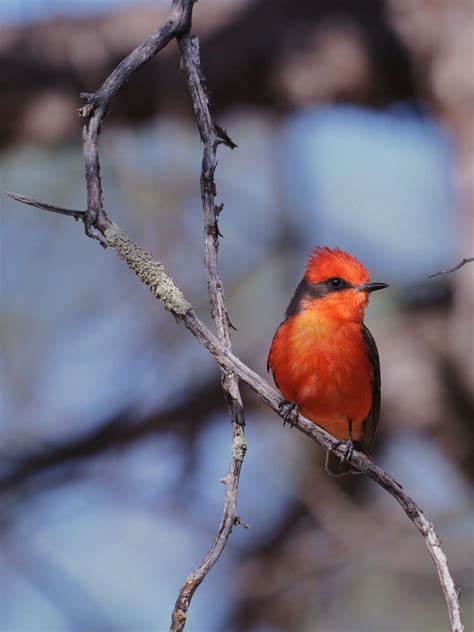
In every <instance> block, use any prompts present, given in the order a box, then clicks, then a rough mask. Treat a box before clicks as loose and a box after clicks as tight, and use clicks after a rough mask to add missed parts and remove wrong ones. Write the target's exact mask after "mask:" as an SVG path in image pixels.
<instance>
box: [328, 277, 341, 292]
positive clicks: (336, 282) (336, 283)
mask: <svg viewBox="0 0 474 632" xmlns="http://www.w3.org/2000/svg"><path fill="white" fill-rule="evenodd" d="M328 285H329V286H330V287H331V288H332V289H333V290H340V289H341V287H343V286H344V281H343V280H342V279H339V278H338V277H334V278H332V279H329V281H328Z"/></svg>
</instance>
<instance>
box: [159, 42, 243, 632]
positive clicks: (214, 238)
mask: <svg viewBox="0 0 474 632" xmlns="http://www.w3.org/2000/svg"><path fill="white" fill-rule="evenodd" d="M178 44H179V48H180V51H181V63H182V67H183V68H184V70H185V72H186V78H187V83H188V88H189V92H190V95H191V100H192V103H193V109H194V115H195V117H196V122H197V126H198V130H199V134H200V137H201V140H202V142H203V144H204V149H203V156H202V166H201V202H202V209H203V217H204V263H205V266H206V272H207V284H208V290H209V299H210V303H211V311H212V316H213V318H214V322H215V324H216V331H217V338H218V340H219V342H220V343H221V345H222V346H223V347H224V348H225V349H226V351H228V352H231V350H232V346H231V336H230V319H229V316H228V314H227V305H226V302H225V297H224V288H223V285H222V281H221V278H220V275H219V272H218V267H217V251H218V248H219V235H220V233H219V227H218V216H219V213H220V212H221V211H222V208H223V207H222V205H219V206H217V205H216V201H215V196H216V184H215V181H214V173H215V169H216V165H217V158H216V152H217V147H218V145H219V144H220V143H222V144H225V145H227V146H228V147H230V148H231V149H233V148H234V147H236V145H235V143H233V142H232V140H231V139H230V137H229V135H228V134H227V132H226V131H225V130H223V129H222V128H220V127H219V126H218V125H215V124H214V123H213V121H212V117H211V113H210V111H209V105H208V98H207V91H206V86H205V83H204V77H203V74H202V71H201V60H200V55H199V42H198V39H197V37H195V36H191V35H190V34H189V33H188V32H185V34H184V35H182V36H181V37H180V38H179V39H178ZM221 382H222V388H223V389H224V392H225V394H226V400H227V407H228V409H229V414H230V419H231V423H232V455H231V462H230V465H229V471H228V473H227V476H226V477H225V479H224V482H225V485H226V494H225V500H224V509H223V513H222V519H221V523H220V525H219V529H218V531H217V534H216V536H215V538H214V541H213V542H212V544H211V547H210V549H209V551H208V553H207V555H206V557H205V558H204V560H203V561H202V562H201V563H200V564H199V565H198V566H197V568H196V569H195V570H194V571H193V572H192V573H191V574H190V575H189V576H188V577H187V579H186V581H185V582H184V585H183V586H182V587H181V589H180V591H179V594H178V598H177V600H176V604H175V606H174V609H173V613H172V616H171V628H170V629H171V631H172V632H180V631H181V630H183V629H184V626H185V624H186V617H187V613H188V609H189V606H190V603H191V599H192V597H193V595H194V593H195V591H196V589H197V588H198V586H199V585H200V584H201V582H202V581H203V580H204V578H205V577H206V575H207V574H208V573H209V571H210V570H211V568H212V567H213V566H214V564H215V563H216V562H217V560H218V559H219V557H220V555H221V554H222V552H223V550H224V547H225V545H226V543H227V540H228V538H229V536H230V534H231V532H232V528H233V527H234V525H236V524H240V523H241V521H240V518H238V516H237V513H236V512H237V494H238V490H239V479H240V470H241V468H242V461H243V459H244V457H245V453H246V451H247V439H246V436H245V429H244V426H245V419H244V410H243V406H242V399H241V396H240V392H239V380H238V378H237V377H236V375H235V373H234V372H233V371H232V370H231V369H226V368H222V374H221Z"/></svg>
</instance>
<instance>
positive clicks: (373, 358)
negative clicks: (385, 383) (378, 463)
mask: <svg viewBox="0 0 474 632" xmlns="http://www.w3.org/2000/svg"><path fill="white" fill-rule="evenodd" d="M362 336H363V338H364V342H365V346H366V349H367V356H368V358H369V361H370V364H371V365H372V369H373V377H372V407H371V409H370V411H369V414H368V415H367V417H366V418H365V419H364V438H363V441H362V444H363V448H364V450H365V451H366V452H367V454H370V452H371V450H372V444H373V441H374V436H375V431H376V430H377V426H378V423H379V417H380V388H381V382H380V360H379V352H378V351H377V345H376V344H375V340H374V337H373V336H372V334H371V333H370V331H369V330H368V329H367V327H366V326H365V325H362Z"/></svg>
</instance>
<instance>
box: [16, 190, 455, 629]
mask: <svg viewBox="0 0 474 632" xmlns="http://www.w3.org/2000/svg"><path fill="white" fill-rule="evenodd" d="M27 199H29V198H27ZM32 202H34V204H33V203H32ZM32 202H26V203H27V204H30V205H32V206H39V207H40V208H42V207H44V206H46V205H44V204H43V203H42V202H37V201H36V200H32ZM104 237H105V239H106V243H107V246H109V247H110V248H112V250H114V251H115V252H116V254H118V256H119V257H121V258H122V259H123V260H124V261H125V263H126V265H127V266H128V267H129V268H130V269H131V270H132V271H133V272H135V274H136V275H137V276H138V277H139V278H140V280H141V281H142V282H143V283H144V284H145V285H147V286H148V287H149V288H150V290H151V291H152V292H153V294H154V295H155V296H156V297H157V298H158V299H160V300H161V301H162V302H163V303H164V305H165V307H166V308H167V309H168V310H169V311H171V313H172V314H173V315H174V316H175V317H176V319H177V320H178V321H182V322H183V324H184V326H185V327H186V328H187V329H189V331H190V332H191V333H192V334H193V335H194V336H195V338H196V339H197V340H198V342H199V343H200V344H201V345H203V346H204V347H205V348H206V349H207V350H208V351H209V352H210V353H211V354H212V355H213V356H214V358H215V359H216V361H217V363H218V364H219V365H220V366H221V367H222V368H223V369H225V370H227V371H232V372H234V373H235V375H236V376H237V377H238V378H239V379H240V380H241V381H242V382H243V383H244V384H246V385H247V386H248V387H249V388H250V389H251V390H252V391H254V393H255V394H256V395H257V396H258V397H259V398H260V399H261V400H262V401H263V402H264V403H265V404H266V405H267V406H268V407H269V408H271V409H272V410H273V411H274V412H275V413H277V415H279V416H280V417H282V418H283V412H282V409H281V404H282V402H283V400H282V398H281V396H280V395H279V394H278V393H277V392H276V391H275V389H273V388H272V387H271V386H270V385H269V384H268V382H266V381H265V380H264V379H262V378H261V377H260V376H259V375H258V374H257V373H255V372H254V371H252V369H250V368H249V367H248V366H247V365H246V364H244V363H243V362H242V361H241V360H239V358H237V357H236V356H235V355H233V354H232V353H231V351H229V349H227V348H226V347H225V346H224V345H223V344H222V342H220V341H219V340H218V339H217V337H216V336H215V335H214V334H213V333H212V332H211V331H210V330H209V329H208V328H207V327H206V325H205V324H204V323H203V322H202V321H201V320H200V319H199V318H198V316H197V315H196V313H195V312H194V309H193V307H192V306H191V304H190V303H188V302H187V301H186V299H185V298H184V296H183V294H182V292H181V291H180V290H179V289H178V288H177V287H176V286H175V284H174V282H173V280H172V279H171V278H170V277H169V276H168V275H167V274H166V272H165V270H164V267H163V265H162V264H161V263H159V262H157V261H154V260H153V258H152V257H151V255H149V254H148V253H146V252H145V251H144V250H142V249H141V248H140V247H139V246H138V245H137V244H135V243H134V242H133V240H132V239H130V237H128V236H127V235H125V233H123V232H122V230H121V229H120V228H119V227H118V226H117V225H116V224H112V225H111V227H110V228H108V229H107V230H106V232H105V235H104ZM293 425H294V427H295V428H298V430H299V431H300V432H302V433H303V434H305V435H306V436H308V437H310V438H311V439H313V440H314V441H316V442H317V443H319V445H321V446H322V447H323V448H326V449H327V450H329V449H332V450H334V451H335V452H336V453H339V454H340V455H341V456H344V454H345V453H344V452H343V450H342V449H341V448H340V447H338V442H337V441H336V439H335V438H334V437H332V436H331V435H330V434H329V433H327V432H326V431H325V430H323V429H322V428H320V427H319V426H316V425H315V424H314V423H313V422H311V421H309V420H308V419H306V418H305V417H303V416H302V415H300V414H298V416H295V419H294V422H293ZM233 449H234V450H235V452H236V454H237V455H239V451H240V450H241V446H239V445H238V443H236V444H235V445H234V446H233ZM242 456H243V455H242ZM350 462H351V463H352V465H354V466H355V467H357V468H358V469H359V470H361V471H362V472H364V473H365V474H366V475H367V476H368V477H369V478H371V479H372V480H373V481H374V482H375V483H377V484H378V485H380V486H381V487H383V488H384V489H385V490H386V491H387V492H388V493H389V494H391V496H393V497H394V498H395V500H397V502H398V503H399V504H400V505H401V507H402V509H403V510H404V512H405V514H406V515H407V517H408V518H409V520H410V521H411V522H412V523H413V524H414V525H415V526H416V528H417V529H418V530H419V531H420V533H421V534H422V535H423V537H424V540H425V544H426V547H427V549H428V551H429V553H430V555H431V557H432V559H433V562H434V564H435V568H436V572H437V574H438V579H439V582H440V585H441V588H442V590H443V593H444V596H445V600H446V605H447V609H448V614H449V620H450V624H451V632H463V630H464V626H463V625H462V623H461V608H460V605H459V594H458V591H457V589H456V586H455V584H454V581H453V578H452V577H451V573H450V571H449V568H448V562H447V559H446V555H445V554H444V551H443V549H442V548H441V542H440V539H439V537H438V534H437V533H436V530H435V528H434V526H433V524H432V523H431V522H430V521H429V520H428V519H427V518H426V517H425V515H424V513H423V511H422V510H421V509H420V507H419V506H418V505H417V504H416V503H415V501H414V500H413V499H412V498H411V497H410V495H409V494H408V493H407V492H406V491H405V490H404V489H403V487H402V486H401V485H400V484H399V483H398V482H397V481H395V480H394V479H393V478H392V477H391V476H390V475H389V474H387V473H386V472H384V470H382V469H381V468H379V467H377V466H376V465H375V464H374V463H373V462H372V461H371V460H370V459H368V458H367V457H366V456H365V455H363V454H362V453H360V452H354V453H353V455H352V457H351V458H350ZM217 537H219V534H218V536H217ZM206 559H207V558H206ZM205 561H206V560H205Z"/></svg>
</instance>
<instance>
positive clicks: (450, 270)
mask: <svg viewBox="0 0 474 632" xmlns="http://www.w3.org/2000/svg"><path fill="white" fill-rule="evenodd" d="M473 261H474V257H468V258H467V259H463V260H462V261H460V262H459V263H458V264H457V265H455V266H453V267H452V268H447V269H446V270H440V271H439V272H435V273H434V274H430V276H429V278H430V279H432V278H434V277H437V276H440V275H441V274H449V273H450V272H455V271H456V270H459V268H462V267H463V266H464V265H466V263H472V262H473Z"/></svg>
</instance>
